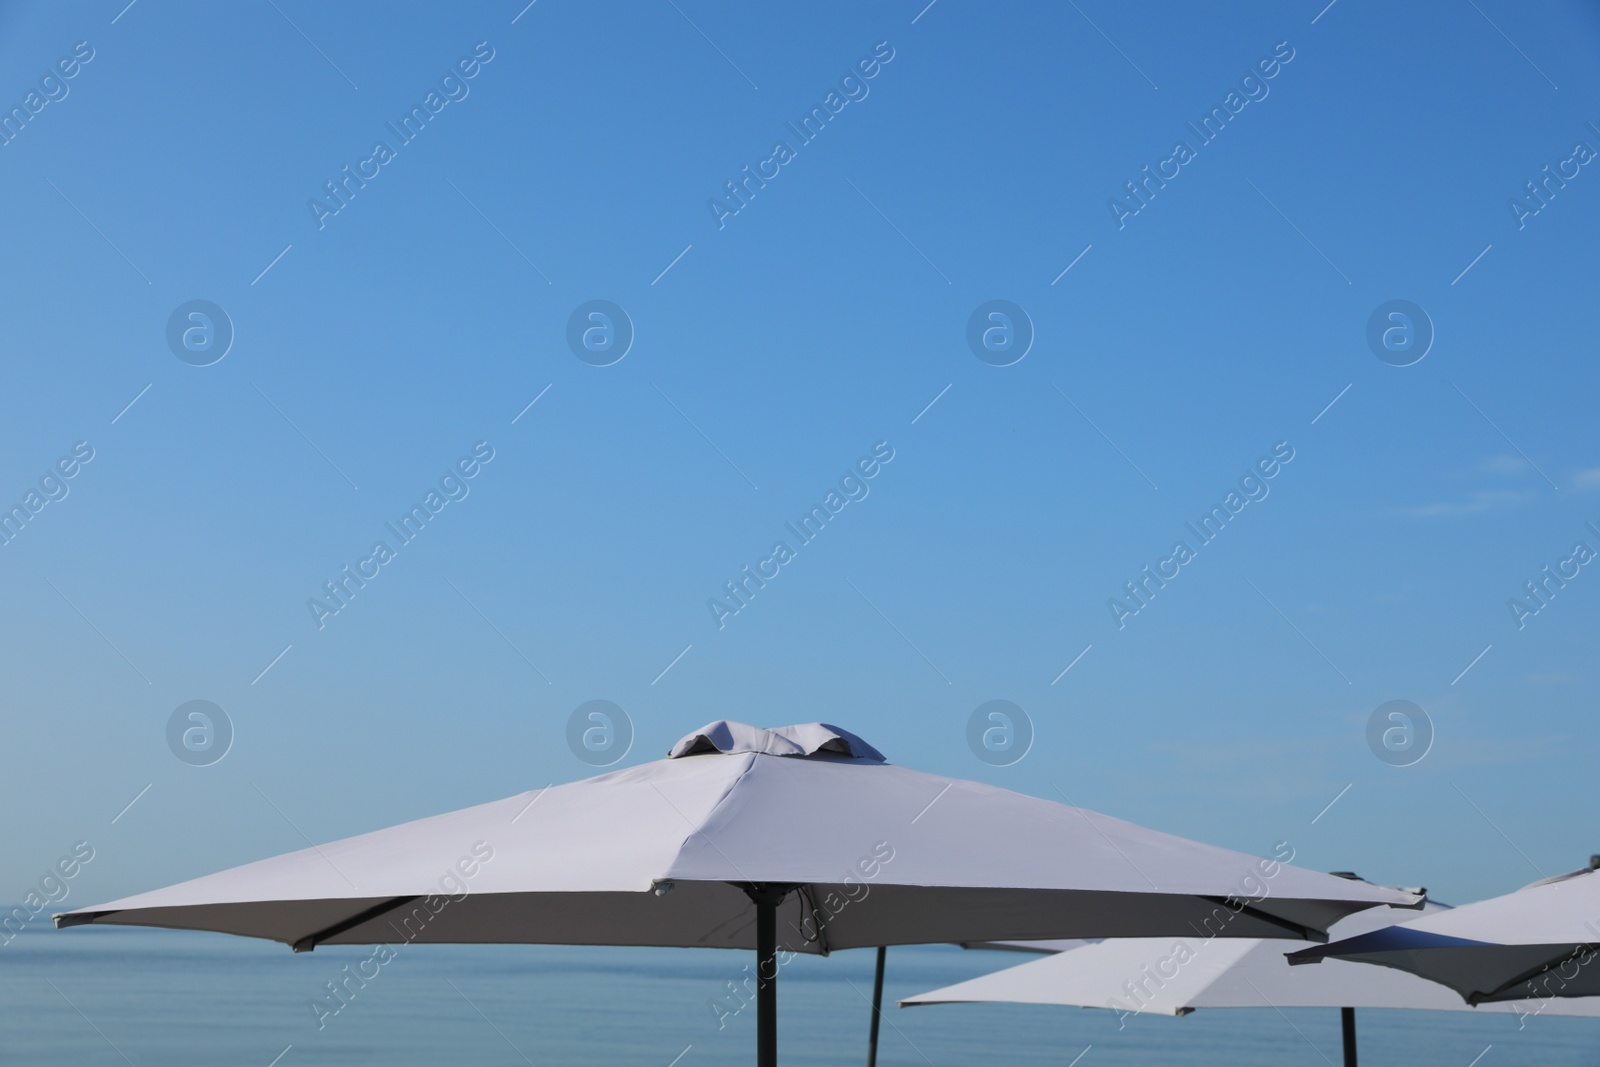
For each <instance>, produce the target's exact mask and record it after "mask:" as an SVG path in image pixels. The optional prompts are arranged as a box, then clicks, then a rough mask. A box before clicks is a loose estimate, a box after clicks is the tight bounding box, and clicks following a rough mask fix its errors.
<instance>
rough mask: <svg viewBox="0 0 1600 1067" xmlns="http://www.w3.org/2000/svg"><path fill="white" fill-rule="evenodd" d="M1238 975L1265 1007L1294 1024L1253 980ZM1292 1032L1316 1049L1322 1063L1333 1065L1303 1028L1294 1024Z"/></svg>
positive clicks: (1330, 1066)
mask: <svg viewBox="0 0 1600 1067" xmlns="http://www.w3.org/2000/svg"><path fill="white" fill-rule="evenodd" d="M1240 977H1241V978H1244V982H1245V985H1247V986H1249V987H1250V988H1251V989H1254V990H1255V991H1256V996H1258V997H1260V998H1261V999H1262V1000H1263V1001H1265V1002H1266V1005H1267V1007H1269V1008H1271V1009H1272V1010H1273V1011H1275V1012H1277V1013H1278V1017H1279V1018H1281V1019H1282V1020H1283V1021H1284V1022H1286V1023H1288V1024H1289V1025H1290V1026H1294V1020H1292V1019H1290V1018H1289V1017H1288V1016H1287V1015H1285V1014H1283V1009H1282V1008H1280V1007H1278V1006H1277V1005H1276V1004H1274V1003H1272V1001H1271V1000H1269V999H1268V998H1267V995H1266V994H1265V993H1263V992H1261V990H1260V989H1258V988H1257V987H1256V984H1255V983H1254V982H1252V981H1250V979H1249V978H1247V977H1245V976H1244V975H1240ZM1294 1032H1295V1033H1297V1034H1299V1035H1300V1037H1301V1038H1302V1039H1303V1040H1304V1041H1305V1043H1306V1044H1308V1045H1310V1046H1311V1047H1312V1049H1314V1050H1315V1051H1316V1053H1317V1055H1318V1056H1321V1057H1322V1061H1323V1062H1324V1063H1326V1064H1327V1065H1328V1067H1333V1061H1332V1060H1330V1059H1328V1057H1327V1054H1326V1053H1324V1052H1323V1051H1322V1050H1321V1049H1320V1048H1317V1045H1316V1042H1314V1041H1312V1040H1311V1039H1310V1038H1309V1037H1306V1032H1305V1031H1304V1030H1302V1029H1300V1028H1299V1027H1298V1026H1294Z"/></svg>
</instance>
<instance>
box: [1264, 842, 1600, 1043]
mask: <svg viewBox="0 0 1600 1067" xmlns="http://www.w3.org/2000/svg"><path fill="white" fill-rule="evenodd" d="M1597 865H1600V857H1597V858H1596V859H1593V860H1591V861H1590V867H1588V868H1586V869H1582V870H1577V871H1573V872H1571V873H1570V874H1563V875H1558V876H1557V877H1555V878H1549V879H1545V880H1544V881H1541V882H1535V883H1533V884H1532V885H1530V886H1526V887H1524V888H1522V889H1519V890H1517V891H1516V892H1514V893H1507V894H1506V895H1505V896H1500V897H1493V898H1491V899H1489V900H1481V901H1478V902H1477V903H1475V904H1465V905H1462V906H1461V907H1459V908H1453V909H1450V910H1448V911H1442V912H1437V913H1433V914H1425V915H1423V916H1421V917H1420V918H1418V919H1416V920H1414V921H1412V922H1406V923H1402V924H1399V925H1385V926H1383V927H1382V928H1380V929H1377V930H1372V931H1369V932H1365V933H1358V934H1355V935H1354V936H1349V937H1345V938H1343V939H1341V940H1339V941H1335V942H1333V943H1331V944H1327V945H1312V946H1307V947H1305V948H1303V949H1301V950H1299V951H1296V952H1293V953H1291V954H1290V956H1289V962H1290V963H1317V962H1319V961H1322V960H1324V959H1327V960H1330V961H1331V960H1354V961H1358V962H1360V963H1375V964H1379V965H1381V966H1384V967H1390V968H1395V969H1398V970H1400V971H1404V972H1409V973H1410V974H1414V975H1419V976H1421V977H1423V978H1426V979H1429V980H1430V981H1433V982H1438V983H1440V985H1442V986H1448V987H1449V988H1450V989H1453V990H1455V992H1456V993H1458V994H1460V996H1461V998H1462V999H1463V1000H1464V1001H1465V1002H1466V1003H1468V1004H1472V1005H1487V1004H1492V1003H1497V1002H1513V1001H1523V1002H1526V1001H1529V1000H1539V1001H1541V1002H1544V1004H1545V1006H1544V1007H1543V1008H1542V1010H1543V1011H1545V1012H1550V1011H1553V1010H1555V1009H1554V1007H1553V1006H1552V1005H1550V1004H1549V1003H1548V1002H1549V1000H1550V998H1553V997H1591V996H1597V995H1600V967H1593V966H1589V964H1590V963H1592V962H1593V961H1594V958H1595V951H1596V948H1597V947H1600V875H1597V874H1596V873H1595V869H1594V868H1595V866H1597ZM1323 966H1325V967H1326V966H1329V964H1326V963H1325V964H1323Z"/></svg>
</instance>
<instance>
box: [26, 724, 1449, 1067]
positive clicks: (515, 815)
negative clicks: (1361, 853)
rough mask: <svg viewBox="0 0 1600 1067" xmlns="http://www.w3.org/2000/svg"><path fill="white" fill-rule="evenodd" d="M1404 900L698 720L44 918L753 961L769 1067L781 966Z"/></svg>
mask: <svg viewBox="0 0 1600 1067" xmlns="http://www.w3.org/2000/svg"><path fill="white" fill-rule="evenodd" d="M1419 899H1420V898H1418V897H1416V896H1414V895H1411V894H1407V893H1404V892H1399V891H1395V890H1389V889H1382V888H1379V887H1375V886H1368V885H1365V884H1362V883H1356V882H1348V881H1344V880H1341V879H1337V878H1332V877H1329V876H1328V875H1324V874H1318V873H1315V872H1312V871H1307V870H1303V869H1301V868H1297V867H1292V866H1289V865H1287V864H1280V863H1277V862H1275V861H1271V860H1261V859H1258V858H1256V857H1252V856H1247V855H1245V854H1243V853H1239V852H1232V851H1229V850H1226V849H1219V848H1214V847H1211V846H1209V845H1203V844H1199V843H1196V842H1193V841H1189V840H1186V839H1184V838H1180V837H1175V836H1172V835H1170V834H1163V833H1159V832H1157V831H1154V830H1147V829H1145V828H1143V827H1140V826H1136V825H1134V824H1132V823H1128V822H1123V821H1122V820H1119V819H1113V818H1110V817H1108V816H1105V815H1100V814H1097V813H1095V812H1091V811H1086V810H1083V809H1079V808H1071V807H1067V806H1065V805H1061V804H1057V803H1054V802H1051V801H1046V800H1040V799H1037V798H1034V797H1028V796H1023V795H1020V794H1017V793H1012V792H1009V791H1007V790H1004V789H999V788H996V787H994V786H989V785H983V784H980V783H977V782H968V781H962V780H959V779H950V778H943V777H940V776H937V775H932V774H924V773H921V772H918V771H913V770H909V769H907V768H903V767H898V766H894V765H892V764H889V763H887V762H886V761H885V760H884V758H883V756H882V755H881V754H880V753H879V752H878V751H877V750H876V749H875V748H873V747H872V746H871V745H869V744H867V743H866V742H865V741H863V740H862V739H861V738H859V737H857V736H856V735H854V734H852V733H849V732H848V731H845V730H841V729H839V728H837V727H834V726H828V725H826V724H821V723H811V724H808V725H803V726H791V727H783V728H780V729H775V730H765V729H758V728H756V727H751V726H746V725H743V724H740V723H732V722H726V721H721V722H715V723H711V724H709V725H707V726H706V727H704V728H702V729H700V730H697V731H695V732H694V733H691V734H689V735H688V736H686V737H685V738H683V739H682V740H681V741H679V742H678V743H677V744H676V745H675V746H673V748H672V750H671V751H670V753H669V755H668V757H667V758H666V759H663V760H658V761H655V762H652V763H647V764H643V765H641V766H636V767H631V768H628V769H626V770H619V771H614V772H612V773H609V774H603V775H600V776H598V777H595V778H589V779H585V780H583V781H578V782H572V783H569V784H565V785H557V786H551V787H549V788H547V789H544V790H540V791H537V792H530V793H523V794H519V795H517V796H513V797H508V798H506V799H504V800H497V801H493V802H490V803H488V804H483V805H479V806H477V807H471V808H465V809H462V810H460V811H455V812H451V813H449V814H446V815H438V816H434V817H432V818H427V819H420V820H418V821H416V822H411V823H405V824H402V825H399V826H394V827H390V828H388V829H384V830H377V831H374V832H372V833H367V834H362V835H359V836H357V837H351V838H346V839H344V840H342V841H335V842H333V843H331V844H326V845H321V846H317V847H313V848H310V849H304V850H301V851H298V852H291V853H288V854H285V855H282V856H277V857H273V858H271V859H266V860H261V861H258V862H256V863H250V864H246V865H244V866H242V867H235V868H233V869H231V870H226V871H222V872H220V873H217V874H212V875H207V876H205V877H202V878H197V879H194V880H192V881H188V882H183V883H180V884H178V885H174V886H169V887H167V888H165V889H157V890H154V891H152V892H148V893H142V894H139V895H137V896H132V897H127V898H125V899H122V900H117V901H112V902H110V903H108V904H102V905H99V906H97V907H91V908H84V909H81V910H77V911H72V912H68V913H66V914H64V915H60V916H57V917H56V922H57V925H58V926H77V925H81V924H89V923H95V924H104V923H111V924H125V925H138V926H159V927H171V928H181V929H198V930H214V931H221V932H225V933H231V934H240V935H244V936H249V937H261V938H270V939H272V940H275V941H281V942H283V943H285V944H288V945H290V946H292V947H293V948H295V949H296V950H297V951H303V950H310V949H313V948H315V947H316V946H317V945H322V944H329V945H339V944H379V943H388V942H392V941H395V940H397V939H400V940H405V941H407V942H417V943H428V942H454V943H469V942H476V943H489V942H494V943H507V942H510V943H544V944H589V945H661V946H688V947H714V948H745V949H749V948H755V949H756V950H757V953H758V963H759V964H760V966H758V1001H760V1004H759V1007H760V1011H759V1020H760V1021H761V1022H762V1023H764V1024H765V1025H761V1026H758V1033H759V1034H760V1037H759V1039H758V1040H759V1042H760V1048H761V1050H762V1055H761V1059H762V1061H763V1062H772V1058H773V1057H774V1056H775V1038H773V1037H772V1035H773V1034H774V1033H775V1030H774V1029H773V1024H772V1023H771V1018H772V1015H773V1013H774V1012H775V1002H774V1001H769V999H768V998H770V996H771V995H772V991H773V989H774V988H775V978H776V966H774V965H772V963H771V961H772V960H773V959H774V954H775V949H776V943H775V936H776V933H775V931H776V930H777V929H782V930H783V931H784V932H785V943H784V945H783V948H784V949H785V950H787V951H789V952H811V953H823V954H826V953H827V952H829V951H832V950H835V949H841V948H853V947H863V946H882V945H895V944H915V943H929V942H941V941H957V940H998V939H1039V938H1050V937H1072V936H1106V935H1130V936H1131V935H1153V934H1180V933H1186V932H1190V931H1192V930H1197V929H1200V928H1202V926H1205V925H1206V924H1208V922H1209V924H1210V925H1212V926H1217V927H1219V928H1221V929H1222V930H1223V932H1224V933H1225V934H1226V935H1227V936H1234V937H1249V936H1255V937H1284V936H1290V937H1317V938H1320V936H1321V931H1323V930H1325V929H1326V928H1327V927H1328V926H1329V925H1330V924H1332V923H1333V922H1335V921H1337V920H1338V919H1339V918H1341V917H1342V916H1344V915H1346V914H1348V913H1350V912H1352V911H1355V910H1359V909H1361V908H1365V907H1370V906H1372V905H1375V904H1385V903H1387V904H1398V905H1412V904H1415V903H1417V902H1418V901H1419Z"/></svg>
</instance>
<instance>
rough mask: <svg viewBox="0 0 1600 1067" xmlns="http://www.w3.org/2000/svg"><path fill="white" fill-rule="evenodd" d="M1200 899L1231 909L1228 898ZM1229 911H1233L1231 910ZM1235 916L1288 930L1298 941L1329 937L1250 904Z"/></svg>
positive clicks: (1239, 910)
mask: <svg viewBox="0 0 1600 1067" xmlns="http://www.w3.org/2000/svg"><path fill="white" fill-rule="evenodd" d="M1200 899H1201V900H1203V901H1205V902H1206V903H1208V904H1220V905H1221V906H1222V907H1224V908H1228V907H1229V905H1228V898H1227V897H1201V898H1200ZM1229 910H1230V911H1232V910H1233V909H1232V908H1229ZM1235 914H1244V915H1248V916H1250V917H1251V918H1252V919H1256V920H1258V921H1260V922H1264V923H1267V924H1268V925H1269V926H1276V927H1277V928H1278V929H1280V930H1287V931H1288V932H1289V933H1291V934H1293V935H1294V936H1295V939H1296V940H1298V941H1316V940H1317V939H1318V938H1321V939H1322V940H1323V941H1326V940H1327V936H1328V935H1327V934H1325V933H1323V932H1322V931H1321V930H1312V929H1310V928H1308V927H1305V926H1302V925H1301V924H1299V923H1297V922H1293V921H1291V920H1289V919H1283V918H1280V917H1278V916H1276V915H1273V914H1272V913H1271V912H1267V911H1262V910H1261V909H1260V908H1255V907H1252V906H1250V905H1249V904H1246V905H1245V906H1244V907H1242V908H1239V909H1238V911H1237V912H1235ZM1189 925H1190V926H1193V925H1194V924H1193V923H1190V924H1189Z"/></svg>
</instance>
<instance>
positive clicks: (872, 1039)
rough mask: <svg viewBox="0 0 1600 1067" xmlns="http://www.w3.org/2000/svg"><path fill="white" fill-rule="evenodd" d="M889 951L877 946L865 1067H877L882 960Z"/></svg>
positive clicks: (881, 999)
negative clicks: (875, 972)
mask: <svg viewBox="0 0 1600 1067" xmlns="http://www.w3.org/2000/svg"><path fill="white" fill-rule="evenodd" d="M888 953H889V950H888V949H887V948H885V947H884V946H882V945H879V946H878V973H877V974H876V975H874V976H873V979H872V1029H871V1030H869V1031H868V1032H867V1067H878V1019H879V1017H880V1016H882V1015H883V958H884V957H885V956H886V955H888Z"/></svg>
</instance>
